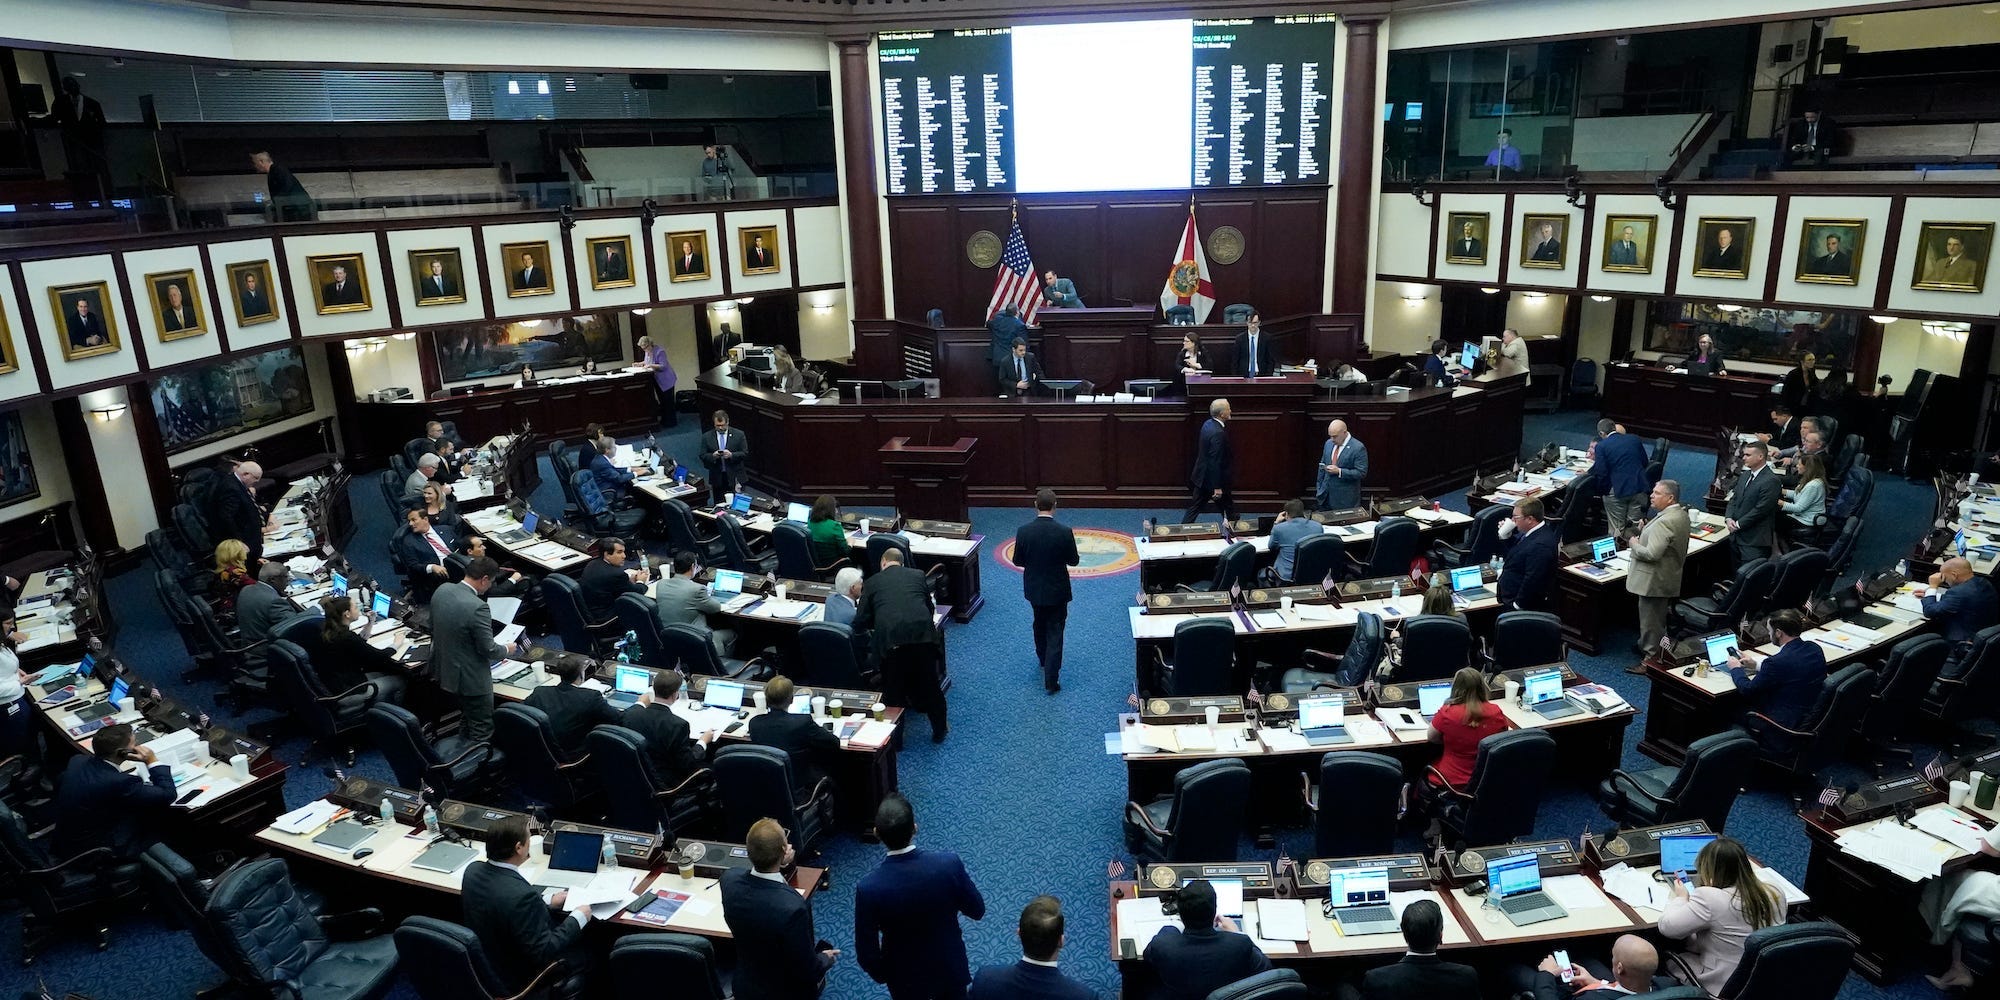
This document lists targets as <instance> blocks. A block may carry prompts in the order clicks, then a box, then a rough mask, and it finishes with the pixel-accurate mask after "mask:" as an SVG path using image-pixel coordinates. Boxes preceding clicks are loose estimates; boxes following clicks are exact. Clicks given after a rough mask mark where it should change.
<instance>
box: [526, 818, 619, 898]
mask: <svg viewBox="0 0 2000 1000" xmlns="http://www.w3.org/2000/svg"><path fill="white" fill-rule="evenodd" d="M551 836H553V837H554V838H555V839H554V841H553V843H552V844H551V846H550V848H549V864H548V870H547V871H545V872H543V874H542V877H541V878H538V879H536V880H535V884H536V885H552V886H556V887H558V888H563V889H581V888H583V887H584V886H587V885H589V884H590V880H591V879H592V878H594V877H595V876H596V875H597V859H598V858H599V857H601V856H602V855H603V853H604V835H603V834H601V833H585V832H583V831H581V830H557V831H556V832H555V833H554V834H552V835H551Z"/></svg>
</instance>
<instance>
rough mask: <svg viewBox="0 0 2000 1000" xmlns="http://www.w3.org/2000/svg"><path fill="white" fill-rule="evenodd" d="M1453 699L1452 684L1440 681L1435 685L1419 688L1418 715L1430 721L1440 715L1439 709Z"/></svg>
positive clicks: (1420, 686) (1425, 685)
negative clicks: (1434, 716)
mask: <svg viewBox="0 0 2000 1000" xmlns="http://www.w3.org/2000/svg"><path fill="white" fill-rule="evenodd" d="M1450 698H1451V682H1450V681H1439V682H1437V683H1435V684H1420V685H1418V686H1417V713H1418V714H1420V715H1422V716H1423V717H1424V718H1426V719H1428V718H1430V717H1431V716H1433V715H1436V714H1438V709H1440V708H1443V707H1444V703H1445V702H1446V701H1448V700H1450Z"/></svg>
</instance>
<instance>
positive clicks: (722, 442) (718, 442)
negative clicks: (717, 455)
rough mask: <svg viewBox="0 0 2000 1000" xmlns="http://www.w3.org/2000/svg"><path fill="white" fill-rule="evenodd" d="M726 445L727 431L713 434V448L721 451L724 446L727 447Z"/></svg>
mask: <svg viewBox="0 0 2000 1000" xmlns="http://www.w3.org/2000/svg"><path fill="white" fill-rule="evenodd" d="M727 447H729V435H728V433H727V432H721V433H717V434H716V435H715V450H716V451H721V450H723V449H724V448H727Z"/></svg>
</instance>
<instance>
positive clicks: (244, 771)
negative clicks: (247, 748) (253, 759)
mask: <svg viewBox="0 0 2000 1000" xmlns="http://www.w3.org/2000/svg"><path fill="white" fill-rule="evenodd" d="M229 773H230V774H233V775H235V776H236V778H237V780H239V781H249V780H250V755H249V754H243V753H239V754H237V755H236V756H234V757H231V758H229Z"/></svg>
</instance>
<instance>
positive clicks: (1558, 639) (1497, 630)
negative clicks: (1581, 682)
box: [1492, 611, 1569, 672]
mask: <svg viewBox="0 0 2000 1000" xmlns="http://www.w3.org/2000/svg"><path fill="white" fill-rule="evenodd" d="M1567 659H1569V648H1568V647H1567V646H1565V645H1564V644H1563V623H1562V618H1561V617H1560V616H1558V615H1556V614H1554V613H1553V612H1549V611H1503V612H1501V613H1500V617H1499V618H1498V619H1496V620H1495V621H1494V623H1493V667H1492V669H1493V671H1494V672H1498V671H1502V670H1519V669H1521V668H1523V667H1539V666H1541V665H1543V664H1546V663H1561V662H1563V661H1565V660H1567Z"/></svg>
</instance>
